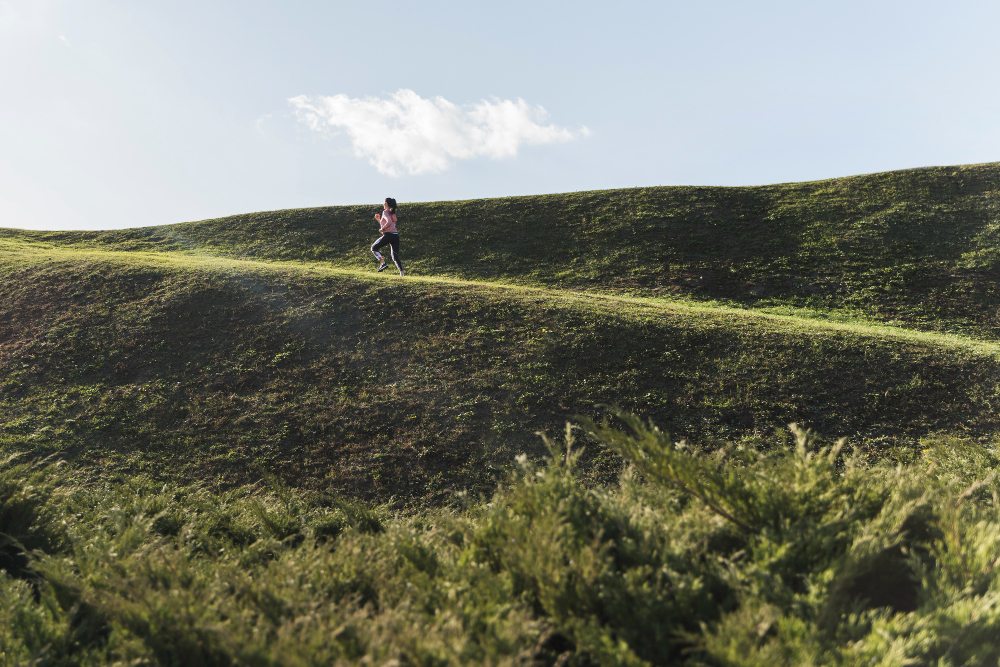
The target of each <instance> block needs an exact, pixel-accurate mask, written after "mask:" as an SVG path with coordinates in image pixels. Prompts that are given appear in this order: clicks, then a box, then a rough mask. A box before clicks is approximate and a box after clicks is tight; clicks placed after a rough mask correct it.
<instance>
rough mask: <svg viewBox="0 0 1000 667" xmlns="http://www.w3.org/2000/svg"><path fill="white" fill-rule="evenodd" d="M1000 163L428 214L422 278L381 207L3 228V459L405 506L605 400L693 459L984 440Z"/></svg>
mask: <svg viewBox="0 0 1000 667" xmlns="http://www.w3.org/2000/svg"><path fill="white" fill-rule="evenodd" d="M997 170H998V167H996V166H994V165H980V166H973V167H956V168H938V169H923V170H912V171H904V172H893V173H889V174H876V175H872V176H859V177H853V178H846V179H837V180H833V181H823V182H817V183H805V184H791V185H778V186H767V187H758V188H645V189H637V190H621V191H606V192H585V193H575V194H566V195H550V196H539V197H521V198H510V199H500V200H485V201H479V202H453V203H434V204H412V205H408V206H406V207H404V209H403V211H404V213H403V216H402V219H401V222H400V226H401V229H403V233H404V236H403V240H404V252H405V253H406V254H405V258H406V261H407V264H408V266H409V269H410V274H409V276H408V277H407V278H406V279H405V280H399V279H398V278H397V277H394V276H385V275H376V274H374V272H373V271H372V269H373V265H374V263H373V262H372V261H371V260H370V259H369V258H368V257H366V247H367V244H368V243H369V242H370V240H371V239H370V238H369V237H371V236H372V232H371V227H372V224H371V223H370V222H369V217H370V215H369V214H370V211H371V209H369V208H368V207H339V208H323V209H305V210H299V211H279V212H273V213H260V214H251V215H245V216H234V217H230V218H225V219H220V220H212V221H205V222H200V223H185V224H179V225H171V226H166V227H153V228H136V229H131V230H124V231H114V232H62V233H47V232H23V231H16V230H6V231H4V232H3V235H2V236H0V279H2V281H3V285H4V289H3V290H2V292H0V415H2V416H0V429H2V430H0V434H2V435H0V437H2V439H3V441H4V442H6V443H7V444H8V446H12V447H15V448H16V449H19V450H25V451H31V452H35V453H40V452H41V453H49V452H63V453H65V454H66V455H68V456H69V457H71V458H72V459H74V460H77V461H80V462H83V463H86V464H88V465H91V466H94V469H101V470H104V471H105V472H112V471H113V472H118V473H122V474H134V473H136V472H146V473H148V474H156V475H166V476H168V477H172V476H180V478H182V479H199V480H212V481H213V483H220V484H224V485H225V484H237V483H242V482H247V481H253V480H257V479H260V478H261V477H262V476H265V475H267V474H278V475H279V476H281V477H282V478H284V479H287V480H290V481H292V482H293V483H295V484H297V485H303V486H307V487H314V488H320V487H322V488H332V489H336V490H338V491H340V492H344V493H348V494H350V495H354V496H358V497H364V498H369V499H378V500H386V499H389V498H395V499H396V501H397V502H407V503H408V502H419V503H422V502H426V501H431V502H436V501H437V500H439V499H440V498H441V497H442V494H445V493H446V492H447V490H448V489H455V488H465V487H469V488H473V489H488V488H491V487H492V485H493V484H494V480H495V478H496V476H497V474H499V471H500V470H502V469H505V468H506V467H508V466H509V464H510V462H511V461H512V460H513V458H514V456H515V455H516V454H518V453H519V452H522V451H526V452H530V453H533V454H534V455H540V454H541V453H543V448H542V445H541V442H540V440H539V438H538V437H537V436H536V435H534V433H535V432H536V431H547V432H557V431H559V430H560V429H561V427H562V424H563V422H564V421H565V420H566V419H570V418H573V416H574V415H578V414H589V415H592V416H593V415H595V414H596V413H595V408H594V405H595V403H611V404H615V405H620V406H622V407H623V408H625V409H628V410H631V411H634V412H636V413H638V414H642V415H645V416H648V417H649V418H651V419H653V420H654V421H655V422H656V423H658V424H660V425H662V426H664V427H666V428H670V429H671V431H672V432H674V433H676V434H678V435H679V436H682V437H687V438H690V439H694V440H699V441H706V440H708V441H710V440H712V439H728V440H743V439H750V440H753V439H756V440H757V441H759V442H764V441H766V440H768V439H770V438H772V436H773V434H774V433H775V430H776V429H778V430H781V429H783V427H784V425H785V424H787V423H789V422H791V421H796V422H799V423H803V424H806V425H809V426H811V427H813V428H815V429H817V430H819V431H820V432H822V433H825V434H828V435H830V436H847V437H849V438H850V439H851V441H852V443H854V445H855V446H858V447H860V448H861V449H862V450H863V451H865V452H867V453H869V454H871V455H884V454H885V453H886V452H891V451H893V450H894V449H896V448H899V447H902V448H904V449H906V448H909V449H912V448H914V447H915V446H916V444H917V442H918V441H919V439H920V438H921V437H924V436H926V435H927V434H930V433H934V432H938V431H956V430H957V431H961V432H963V433H968V434H970V435H973V436H975V437H988V435H989V434H991V433H993V432H994V430H995V429H996V426H997V420H998V416H997V415H998V412H997V410H996V409H995V407H996V406H997V404H998V401H1000V395H998V394H1000V388H998V384H997V382H996V380H997V377H998V355H997V347H996V345H995V344H994V343H992V342H990V338H991V335H992V334H991V332H993V330H994V326H995V318H996V312H997V309H996V303H995V301H994V297H995V295H994V291H993V290H994V286H993V282H992V278H993V277H994V275H995V269H994V264H993V260H992V259H990V258H991V257H993V250H994V246H993V245H991V243H992V240H991V239H992V237H991V234H992V233H993V232H991V230H992V229H993V225H995V224H996V223H995V221H994V217H993V213H992V211H993V208H992V207H993V205H994V204H993V202H994V195H993V190H992V189H991V187H992V186H991V183H992V181H994V180H995V175H996V174H997ZM887 320H888V321H889V322H890V324H888V325H886V324H880V322H885V321H887ZM588 459H590V460H589V463H588V464H587V465H588V466H589V468H588V469H589V470H592V471H593V473H594V474H597V475H603V476H607V475H613V474H614V471H615V470H617V467H618V464H617V463H616V461H617V459H616V458H615V457H613V456H611V455H609V454H607V453H606V452H603V451H602V450H600V449H599V448H592V451H590V452H589V454H588Z"/></svg>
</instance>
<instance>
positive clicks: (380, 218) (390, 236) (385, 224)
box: [372, 197, 403, 275]
mask: <svg viewBox="0 0 1000 667" xmlns="http://www.w3.org/2000/svg"><path fill="white" fill-rule="evenodd" d="M382 208H383V210H382V215H379V214H378V213H376V214H375V220H376V221H377V222H378V224H379V227H380V228H381V230H382V237H381V238H380V239H379V240H378V241H375V243H373V244H372V254H373V255H375V259H377V260H378V261H379V265H378V270H379V271H383V270H385V269H386V267H388V266H389V264H388V263H386V261H385V257H383V256H382V253H380V252H379V251H378V249H379V248H381V247H383V246H386V245H388V246H389V254H390V255H391V256H392V261H393V263H394V264H395V265H396V268H397V269H399V275H403V262H402V261H401V260H400V259H399V232H397V231H396V200H395V199H393V198H392V197H386V198H385V203H384V204H382Z"/></svg>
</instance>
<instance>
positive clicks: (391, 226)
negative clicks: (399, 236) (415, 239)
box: [378, 209, 397, 234]
mask: <svg viewBox="0 0 1000 667" xmlns="http://www.w3.org/2000/svg"><path fill="white" fill-rule="evenodd" d="M378 224H379V225H380V226H381V227H382V233H383V234H386V233H392V234H396V233H397V232H396V214H395V213H389V211H388V209H387V210H384V211H382V219H381V220H379V223H378Z"/></svg>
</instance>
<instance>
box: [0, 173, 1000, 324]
mask: <svg viewBox="0 0 1000 667" xmlns="http://www.w3.org/2000/svg"><path fill="white" fill-rule="evenodd" d="M998 184H1000V165H998V164H982V165H971V166H958V167H934V168H924V169H913V170H904V171H896V172H888V173H881V174H871V175H865V176H853V177H849V178H838V179H831V180H825V181H816V182H809V183H791V184H782V185H772V186H761V187H653V188H636V189H628V190H608V191H596V192H579V193H570V194H561V195H543V196H531V197H510V198H502V199H488V200H473V201H461V202H433V203H405V202H404V203H403V204H402V205H401V213H400V215H401V220H400V226H401V229H402V230H403V252H404V256H405V258H406V262H407V264H408V266H409V267H410V268H411V269H412V270H413V272H414V273H415V274H420V275H427V276H451V277H457V278H463V279H468V280H488V281H499V282H508V283H516V284H524V285H536V286H549V287H557V288H573V289H586V290H593V291H613V292H618V293H629V294H640V295H664V296H666V295H672V296H676V295H683V296H689V297H692V298H696V299H699V300H705V299H708V300H717V301H724V302H728V303H734V304H738V305H744V306H752V307H788V306H792V307H805V308H809V309H812V310H818V311H830V310H835V311H839V312H846V313H847V314H849V315H851V316H860V317H865V318H871V319H874V320H878V321H883V322H899V323H901V324H903V325H905V326H909V327H917V328H922V329H930V330H939V331H951V332H965V333H968V334H969V335H973V336H980V337H985V338H996V337H997V334H998V333H1000V320H998V318H997V312H998V306H1000V297H998V292H997V287H996V284H997V279H998V278H1000V250H998V248H1000V231H998V230H1000V227H998V215H1000V208H998V203H1000V185H998ZM374 208H375V207H374V206H344V207H328V208H314V209H299V210H286V211H274V212H267V213H252V214H247V215H237V216H231V217H228V218H221V219H218V220H206V221H202V222H192V223H184V224H178V225H169V226H163V227H140V228H135V229H130V230H123V231H114V232H79V233H42V232H39V233H28V232H16V231H12V230H6V231H4V232H2V233H3V236H5V237H6V238H10V239H21V240H25V241H31V242H40V243H52V244H56V245H58V246H60V247H63V246H66V245H70V246H73V247H95V248H97V247H99V248H105V249H113V250H130V251H131V250H149V251H188V252H197V253H211V254H218V255H224V256H228V257H238V258H248V259H259V260H282V261H308V262H326V263H330V264H332V265H334V266H338V267H347V268H358V269H362V268H364V269H367V268H369V267H370V266H371V261H370V258H369V256H368V255H367V253H366V251H365V249H366V248H367V246H368V244H370V243H371V241H372V239H373V230H372V224H370V223H369V220H370V217H371V213H372V212H373V211H374ZM140 222H141V220H137V223H140Z"/></svg>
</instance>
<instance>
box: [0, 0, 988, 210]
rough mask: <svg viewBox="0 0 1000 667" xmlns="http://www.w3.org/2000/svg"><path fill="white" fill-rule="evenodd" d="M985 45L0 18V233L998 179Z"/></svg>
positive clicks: (616, 27) (762, 28)
mask: <svg viewBox="0 0 1000 667" xmlns="http://www.w3.org/2000/svg"><path fill="white" fill-rule="evenodd" d="M997 25H1000V3H996V2H995V1H994V2H985V1H981V2H966V1H963V0H952V2H949V3H942V2H920V1H915V2H914V1H910V2H895V1H894V2H883V1H880V0H869V1H867V2H853V1H851V0H847V1H844V0H841V1H838V2H801V1H799V2H778V1H770V2H766V1H762V2H749V1H744V2H730V1H716V2H713V1H705V2H697V3H693V2H690V1H689V0H688V1H685V2H657V3H647V2H628V1H624V2H621V1H619V2H614V3H610V2H608V3H595V2H575V3H562V2H560V3H547V2H539V1H538V0H535V1H533V2H520V1H519V0H514V1H508V2H504V3H469V2H436V1H433V0H430V1H425V2H412V3H411V2H380V1H378V0H366V1H365V2H350V3H346V2H344V3H340V2H298V1H295V0H284V1H283V2H277V1H275V2H263V1H256V0H241V1H239V2H236V1H232V2H230V1H227V0H199V1H197V2H195V1H189V0H172V1H171V2H151V1H150V2H134V1H132V2H126V1H124V0H121V1H117V2H116V1H112V0H87V1H86V2H83V1H81V0H0V62H2V63H3V67H0V227H18V228H33V229H74V228H76V229H82V228H89V229H101V228H105V229H107V228H118V227H133V226H142V225H151V224H164V223H173V222H183V221H188V220H200V219H205V218H211V217H217V216H223V215H228V214H234V213H243V212H248V211H258V210H270V209H278V208H298V207H306V206H322V205H337V204H361V203H375V202H379V201H381V200H382V198H384V197H386V196H393V197H395V198H396V199H397V200H399V201H400V203H401V204H402V203H405V202H407V201H435V200H446V199H447V200H451V199H470V198H478V197H494V196H504V195H517V194H541V193H551V192H567V191H576V190H591V189H604V188H618V187H631V186H644V185H676V184H695V185H753V184H763V183H777V182H788V181H804V180H814V179H821V178H828V177H835V176H846V175H850V174H858V173H868V172H873V171H883V170H889V169H900V168H908V167H918V166H927V165H940V164H964V163H975V162H991V161H997V160H1000V94H998V92H997V83H996V82H997V75H996V72H997V71H998V65H1000V40H997V39H996V38H995V34H994V33H995V27H996V26H997Z"/></svg>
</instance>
